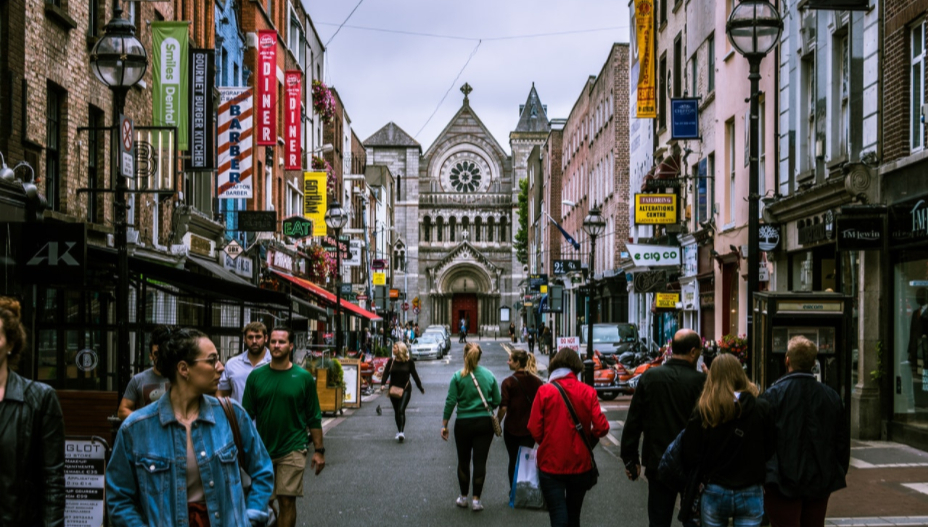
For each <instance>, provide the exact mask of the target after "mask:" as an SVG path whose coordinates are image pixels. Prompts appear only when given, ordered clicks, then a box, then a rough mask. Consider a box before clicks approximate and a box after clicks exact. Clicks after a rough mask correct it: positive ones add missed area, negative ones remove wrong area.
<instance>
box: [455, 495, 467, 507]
mask: <svg viewBox="0 0 928 527" xmlns="http://www.w3.org/2000/svg"><path fill="white" fill-rule="evenodd" d="M454 504H455V505H457V506H458V507H460V508H462V509H466V508H467V496H458V499H456V500H455V501H454Z"/></svg>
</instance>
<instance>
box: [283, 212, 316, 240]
mask: <svg viewBox="0 0 928 527" xmlns="http://www.w3.org/2000/svg"><path fill="white" fill-rule="evenodd" d="M312 235H313V222H311V221H310V220H307V219H306V218H303V217H301V216H293V217H292V218H287V219H285V220H284V236H289V237H291V238H305V237H307V236H312Z"/></svg>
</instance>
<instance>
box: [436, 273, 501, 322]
mask: <svg viewBox="0 0 928 527" xmlns="http://www.w3.org/2000/svg"><path fill="white" fill-rule="evenodd" d="M441 282H442V288H441V289H442V292H443V293H444V295H443V296H444V298H445V299H446V302H447V303H446V304H445V305H446V306H447V308H446V309H447V311H445V313H444V317H443V320H442V323H444V324H448V326H449V327H450V328H451V331H452V333H455V334H457V333H459V332H460V328H461V321H462V320H463V321H464V324H465V325H466V328H467V334H468V335H478V334H479V333H480V332H481V328H485V327H486V326H487V325H488V324H490V323H491V321H490V315H491V313H492V311H491V307H492V306H491V298H490V297H491V296H492V295H489V294H488V293H487V292H488V291H490V290H491V287H490V280H489V276H488V275H487V273H486V272H485V271H484V270H483V269H482V268H480V267H478V266H476V265H473V264H470V263H459V264H455V265H453V266H452V267H451V268H450V269H448V271H447V272H446V273H445V275H444V276H443V280H442V281H441Z"/></svg>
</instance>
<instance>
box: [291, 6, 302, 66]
mask: <svg viewBox="0 0 928 527" xmlns="http://www.w3.org/2000/svg"><path fill="white" fill-rule="evenodd" d="M288 36H289V37H290V42H289V43H288V47H289V48H290V51H291V52H292V53H293V56H294V58H296V63H297V64H299V65H300V67H301V68H302V67H303V58H302V55H301V54H302V52H303V26H301V25H300V21H299V20H297V18H296V14H295V13H291V14H290V34H289V35H288Z"/></svg>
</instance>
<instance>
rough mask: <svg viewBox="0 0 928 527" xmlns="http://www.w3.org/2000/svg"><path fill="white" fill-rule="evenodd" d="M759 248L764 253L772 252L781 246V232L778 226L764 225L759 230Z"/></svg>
mask: <svg viewBox="0 0 928 527" xmlns="http://www.w3.org/2000/svg"><path fill="white" fill-rule="evenodd" d="M757 234H758V243H757V247H758V248H759V249H760V250H761V251H764V252H768V251H772V250H774V249H776V248H777V245H779V244H780V230H779V229H777V227H776V225H764V226H762V227H761V228H760V229H759V230H758V233H757Z"/></svg>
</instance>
